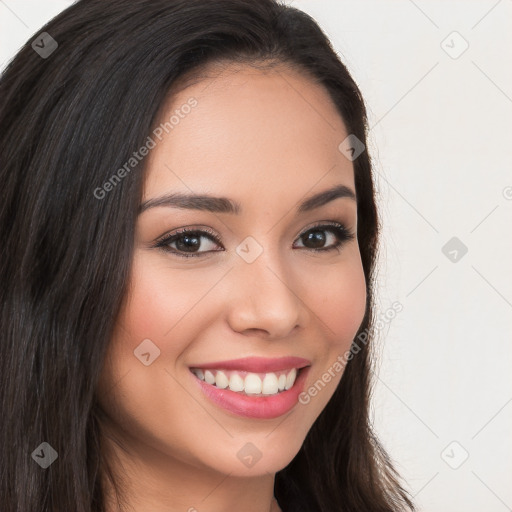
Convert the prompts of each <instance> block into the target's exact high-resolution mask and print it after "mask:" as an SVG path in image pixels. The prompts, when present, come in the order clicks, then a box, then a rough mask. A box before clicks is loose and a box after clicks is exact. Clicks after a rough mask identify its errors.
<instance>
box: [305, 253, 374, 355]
mask: <svg viewBox="0 0 512 512" xmlns="http://www.w3.org/2000/svg"><path fill="white" fill-rule="evenodd" d="M358 255H359V253H357V257H356V256H354V257H353V258H350V260H348V261H346V262H345V263H344V264H343V265H340V266H339V268H338V269H337V270H336V271H335V272H333V269H332V268H331V269H326V270H325V272H324V273H316V276H315V278H314V279H313V280H312V281H311V282H310V283H309V284H308V285H307V290H308V292H307V295H306V297H308V299H307V304H308V305H309V306H310V307H311V309H312V310H313V312H314V313H315V314H316V315H317V317H318V318H319V320H320V326H321V327H322V328H323V332H324V333H325V339H326V340H327V341H328V343H329V345H331V347H333V348H336V349H337V350H339V349H345V348H348V347H349V346H350V343H351V342H352V340H353V338H354V337H355V335H356V333H357V331H358V329H359V327H360V325H361V322H362V321H363V318H364V314H365V311H366V300H367V294H366V279H365V275H364V271H363V267H362V263H361V259H360V257H359V256H358Z"/></svg>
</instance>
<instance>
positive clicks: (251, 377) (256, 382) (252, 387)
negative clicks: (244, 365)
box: [244, 373, 261, 395]
mask: <svg viewBox="0 0 512 512" xmlns="http://www.w3.org/2000/svg"><path fill="white" fill-rule="evenodd" d="M244 391H245V392H246V393H247V394H254V395H259V394H260V393H261V379H260V378H259V377H258V376H257V375H256V374H255V373H249V374H247V377H245V384H244Z"/></svg>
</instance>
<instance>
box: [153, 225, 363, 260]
mask: <svg viewBox="0 0 512 512" xmlns="http://www.w3.org/2000/svg"><path fill="white" fill-rule="evenodd" d="M324 228H325V229H324ZM327 228H328V229H327ZM310 231H331V232H332V233H334V234H335V235H337V237H338V238H339V241H338V242H336V244H334V245H331V246H330V247H324V248H320V249H309V250H310V251H314V252H329V251H333V250H335V249H337V250H338V252H339V247H340V246H341V245H343V244H344V243H345V242H348V241H349V240H353V239H354V238H355V235H354V234H353V233H351V232H350V231H349V230H348V229H347V228H346V226H344V225H343V224H341V223H339V222H334V223H330V224H321V223H320V224H317V225H315V226H312V227H310V228H308V229H307V230H306V231H303V232H302V233H301V234H300V235H299V237H298V238H299V239H300V238H301V237H303V236H304V235H306V234H307V233H309V232H310ZM183 235H204V236H206V238H209V239H210V240H212V241H213V242H216V243H217V244H219V245H221V240H220V237H219V236H218V235H217V234H216V233H214V232H213V231H211V230H210V229H207V228H205V229H201V230H199V229H187V228H183V229H179V230H178V231H176V232H175V233H173V234H171V235H165V236H164V237H161V238H160V239H159V240H157V241H156V244H155V246H154V247H156V248H160V249H162V250H163V251H165V252H167V253H172V254H176V255H177V256H179V257H181V258H199V257H201V256H204V255H205V254H209V253H211V252H220V251H205V252H199V253H189V254H187V253H184V252H179V251H177V250H175V249H172V248H170V247H168V245H169V244H171V243H173V242H175V241H176V240H179V239H180V238H181V237H183ZM305 249H308V248H307V247H306V248H305Z"/></svg>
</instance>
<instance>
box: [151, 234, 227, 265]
mask: <svg viewBox="0 0 512 512" xmlns="http://www.w3.org/2000/svg"><path fill="white" fill-rule="evenodd" d="M201 238H207V239H208V240H210V241H211V242H215V243H216V244H220V239H219V237H218V236H217V235H216V234H215V233H214V232H213V231H209V230H206V231H204V230H198V229H186V228H183V229H179V230H178V231H176V232H174V233H171V234H170V235H166V236H165V237H164V238H162V239H160V240H159V241H158V243H157V245H156V247H159V248H161V249H162V250H164V251H166V252H170V253H172V254H176V255H177V256H181V257H183V258H190V257H199V256H202V255H204V254H205V253H208V252H217V251H215V250H209V251H208V250H207V251H200V252H198V251H196V249H198V248H199V247H201V245H202V244H201ZM171 244H176V247H170V245H171Z"/></svg>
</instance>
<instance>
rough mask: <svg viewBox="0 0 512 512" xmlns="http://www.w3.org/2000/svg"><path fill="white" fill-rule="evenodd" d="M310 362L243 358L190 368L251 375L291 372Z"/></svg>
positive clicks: (291, 358) (286, 359) (285, 358)
mask: <svg viewBox="0 0 512 512" xmlns="http://www.w3.org/2000/svg"><path fill="white" fill-rule="evenodd" d="M310 365H311V361H308V360H307V359H303V358H302V357H278V358H274V359H269V358H267V357H244V358H242V359H232V360H230V361H216V362H214V363H205V364H194V365H191V366H190V368H201V369H202V370H212V369H214V370H241V371H246V372H253V373H269V372H278V371H279V370H291V369H292V368H297V369H299V368H304V367H305V366H310Z"/></svg>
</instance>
